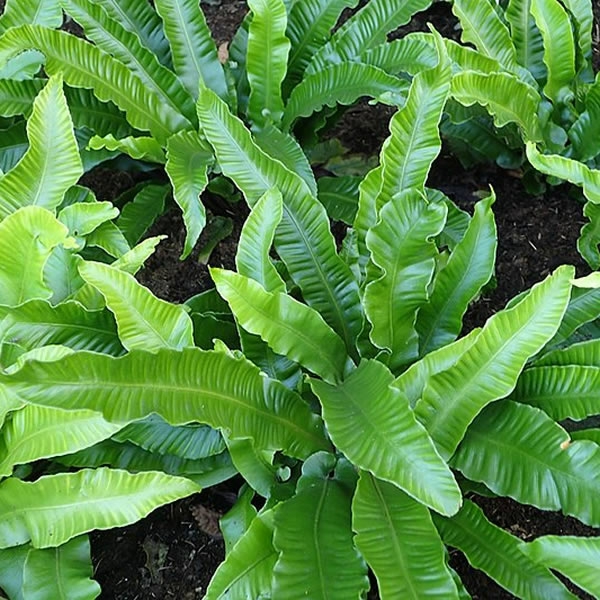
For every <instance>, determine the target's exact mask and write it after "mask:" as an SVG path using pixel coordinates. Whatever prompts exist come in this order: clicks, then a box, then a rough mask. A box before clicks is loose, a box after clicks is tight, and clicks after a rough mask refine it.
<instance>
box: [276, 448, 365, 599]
mask: <svg viewBox="0 0 600 600" xmlns="http://www.w3.org/2000/svg"><path fill="white" fill-rule="evenodd" d="M334 465H335V459H334V457H333V456H331V455H327V454H324V453H319V454H316V455H314V456H312V457H311V458H310V459H309V460H308V461H307V462H306V463H305V464H304V467H303V469H302V471H303V475H302V477H301V478H300V481H299V482H298V488H297V492H296V495H295V496H293V497H292V498H291V499H290V500H288V501H287V502H285V503H282V504H280V505H279V506H278V507H277V509H276V511H275V534H274V537H273V542H274V546H275V548H276V549H277V550H278V551H279V558H278V560H277V563H276V564H275V569H274V572H273V591H272V596H271V597H272V598H273V600H300V599H302V598H311V599H314V600H343V599H348V598H360V597H362V595H363V594H364V593H365V592H366V590H367V589H368V587H369V583H368V578H367V567H366V565H365V563H364V561H363V560H362V558H361V556H360V555H359V553H358V551H357V550H356V548H355V547H354V544H353V540H352V537H353V536H352V524H351V521H350V501H351V496H350V491H349V490H348V482H347V481H346V480H345V479H346V474H345V473H343V472H342V469H339V468H338V469H339V470H338V472H337V473H335V475H334V476H329V471H331V470H332V468H333V466H334ZM346 468H347V467H346ZM342 572H343V573H344V576H343V577H340V576H339V574H340V573H342Z"/></svg>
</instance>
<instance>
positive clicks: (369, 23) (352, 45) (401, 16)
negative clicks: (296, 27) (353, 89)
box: [307, 0, 431, 73]
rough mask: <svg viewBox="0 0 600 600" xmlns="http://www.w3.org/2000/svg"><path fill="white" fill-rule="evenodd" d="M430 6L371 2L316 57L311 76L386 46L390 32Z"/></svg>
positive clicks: (418, 1) (424, 1)
mask: <svg viewBox="0 0 600 600" xmlns="http://www.w3.org/2000/svg"><path fill="white" fill-rule="evenodd" d="M430 4H431V0H399V1H396V2H392V1H390V0H371V1H370V2H367V4H366V5H364V6H363V7H362V8H361V9H360V10H359V11H358V12H357V13H356V14H355V15H353V16H352V17H351V18H350V19H348V20H347V21H346V22H345V23H344V24H343V25H342V26H341V27H340V28H339V29H338V30H337V31H336V32H335V35H334V36H333V37H332V38H331V40H330V41H329V43H327V44H326V45H325V46H323V47H322V48H321V50H320V51H319V52H317V53H316V54H315V56H314V57H313V59H312V60H311V62H310V63H309V66H308V69H307V73H314V72H317V71H319V70H320V69H323V68H324V67H325V66H326V65H327V64H330V63H334V64H335V63H338V62H343V61H344V60H348V59H354V58H356V57H357V56H359V55H360V54H361V53H363V52H365V51H366V50H368V49H369V48H373V47H375V46H378V45H379V44H382V43H383V42H385V41H386V36H387V34H388V33H390V32H391V31H394V29H397V28H398V27H401V26H402V25H405V24H406V23H408V22H409V21H410V19H411V17H412V16H413V15H414V14H415V13H416V12H419V11H421V10H425V9H426V8H427V7H428V6H429V5H430Z"/></svg>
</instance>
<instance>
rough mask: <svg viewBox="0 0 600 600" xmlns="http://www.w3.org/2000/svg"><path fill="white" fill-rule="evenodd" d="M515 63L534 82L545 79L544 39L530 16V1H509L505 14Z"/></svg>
mask: <svg viewBox="0 0 600 600" xmlns="http://www.w3.org/2000/svg"><path fill="white" fill-rule="evenodd" d="M505 17H506V20H507V21H508V24H509V25H510V37H511V39H512V42H513V44H514V46H515V51H516V58H517V62H518V63H519V64H520V65H522V66H524V67H525V68H526V69H528V70H529V71H530V72H531V74H532V75H533V76H534V77H535V78H536V80H538V81H539V80H541V79H543V78H545V77H546V74H547V71H546V66H545V65H544V39H543V38H542V34H541V33H540V30H539V29H538V28H537V27H536V24H535V20H534V18H533V16H532V14H531V0H510V2H509V3H508V6H507V8H506V12H505Z"/></svg>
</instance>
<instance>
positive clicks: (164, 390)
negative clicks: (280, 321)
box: [0, 348, 329, 458]
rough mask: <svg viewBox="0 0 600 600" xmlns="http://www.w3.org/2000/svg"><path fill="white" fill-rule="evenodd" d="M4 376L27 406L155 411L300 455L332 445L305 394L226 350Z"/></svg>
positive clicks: (112, 415) (141, 356)
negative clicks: (224, 351)
mask: <svg viewBox="0 0 600 600" xmlns="http://www.w3.org/2000/svg"><path fill="white" fill-rule="evenodd" d="M0 379H1V381H0V383H2V384H4V389H6V391H7V392H8V393H9V394H13V393H14V394H17V396H18V397H20V398H22V399H24V400H25V401H27V402H30V403H33V404H42V405H44V406H55V407H57V408H66V409H70V410H73V409H88V410H95V411H99V412H102V414H103V415H104V417H105V418H106V419H107V420H109V421H111V422H113V423H118V424H128V423H130V422H132V421H135V420H138V419H142V418H144V417H147V416H149V415H150V414H152V413H156V414H158V415H160V416H161V417H163V419H164V420H165V421H167V422H169V423H170V424H171V425H185V424H186V423H191V422H197V423H206V424H208V425H210V426H211V427H214V428H215V429H223V430H224V431H226V432H227V433H228V434H229V435H231V437H240V438H244V437H251V438H253V439H254V440H255V442H256V445H257V447H259V448H264V449H275V450H276V449H280V450H283V451H284V452H285V453H286V454H288V455H290V456H294V457H299V458H304V457H306V456H308V455H310V454H312V453H313V452H315V451H316V450H319V449H326V448H328V447H329V444H328V443H327V441H326V439H325V438H324V435H323V426H322V422H321V419H320V418H319V417H317V416H316V415H314V414H313V413H311V411H310V409H309V407H308V405H307V404H306V403H305V402H304V401H303V400H302V398H301V397H300V396H298V395H297V394H295V393H294V392H292V391H291V390H289V389H287V388H286V387H285V386H283V385H282V384H281V383H279V382H277V381H274V380H271V379H268V378H266V377H265V376H264V375H262V374H261V372H260V370H259V369H258V368H257V367H255V366H254V365H252V364H251V363H249V362H248V361H246V360H244V359H243V358H234V357H232V356H229V355H228V354H225V353H222V352H214V351H203V350H199V349H197V348H188V349H184V350H182V351H175V350H171V349H163V350H159V351H158V352H156V353H150V352H143V351H140V350H132V351H131V352H130V353H129V354H126V355H125V356H123V357H121V358H113V357H111V356H106V355H101V354H95V353H90V352H77V353H75V354H72V355H70V356H66V357H65V358H63V359H61V360H60V361H56V362H52V363H36V362H30V363H27V364H26V365H25V366H24V367H23V368H22V369H21V370H20V371H18V372H17V373H15V374H13V375H11V376H10V377H5V376H3V377H1V378H0Z"/></svg>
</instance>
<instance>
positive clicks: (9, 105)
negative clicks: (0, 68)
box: [0, 79, 45, 117]
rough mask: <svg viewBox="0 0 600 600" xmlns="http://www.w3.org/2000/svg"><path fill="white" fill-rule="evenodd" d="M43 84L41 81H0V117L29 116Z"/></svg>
mask: <svg viewBox="0 0 600 600" xmlns="http://www.w3.org/2000/svg"><path fill="white" fill-rule="evenodd" d="M44 84H45V82H44V80H43V79H26V80H25V81H13V80H12V79H0V115H2V116H3V117H13V116H15V115H29V113H30V112H31V107H32V106H33V101H34V100H35V98H36V96H37V95H38V93H39V92H40V91H41V89H42V88H43V87H44Z"/></svg>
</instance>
